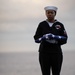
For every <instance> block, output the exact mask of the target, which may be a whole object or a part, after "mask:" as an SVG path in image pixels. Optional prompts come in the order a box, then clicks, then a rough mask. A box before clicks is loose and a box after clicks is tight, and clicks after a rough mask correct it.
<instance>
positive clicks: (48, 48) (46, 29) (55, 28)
mask: <svg viewBox="0 0 75 75" xmlns="http://www.w3.org/2000/svg"><path fill="white" fill-rule="evenodd" d="M48 33H52V34H54V35H59V36H64V37H66V38H67V33H66V30H65V28H64V25H63V24H62V23H60V22H59V21H56V22H55V23H53V25H52V27H50V26H49V24H48V23H47V21H42V22H40V23H39V25H38V27H37V30H36V33H35V35H34V39H35V40H37V39H38V38H40V37H42V36H43V35H44V34H48ZM57 41H58V43H57V44H52V43H49V42H47V41H42V42H41V43H40V47H39V52H45V53H46V52H47V53H62V49H61V45H63V44H66V43H67V39H65V40H62V39H61V40H57Z"/></svg>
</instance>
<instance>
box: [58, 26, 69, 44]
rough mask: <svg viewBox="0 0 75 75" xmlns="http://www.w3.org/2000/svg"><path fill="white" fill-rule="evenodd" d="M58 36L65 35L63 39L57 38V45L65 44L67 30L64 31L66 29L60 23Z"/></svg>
mask: <svg viewBox="0 0 75 75" xmlns="http://www.w3.org/2000/svg"><path fill="white" fill-rule="evenodd" d="M60 36H63V37H65V39H60V40H58V44H59V45H63V44H66V43H67V39H68V36H67V32H66V30H65V28H64V25H62V28H61V31H60Z"/></svg>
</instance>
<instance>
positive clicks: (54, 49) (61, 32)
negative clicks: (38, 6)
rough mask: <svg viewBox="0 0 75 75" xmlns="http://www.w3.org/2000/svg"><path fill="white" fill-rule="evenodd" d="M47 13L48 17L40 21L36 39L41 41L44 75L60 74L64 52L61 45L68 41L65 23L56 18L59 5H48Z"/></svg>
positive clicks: (40, 51)
mask: <svg viewBox="0 0 75 75" xmlns="http://www.w3.org/2000/svg"><path fill="white" fill-rule="evenodd" d="M44 9H45V14H46V17H47V19H46V20H44V21H42V22H40V23H39V25H38V27H37V29H36V32H35V35H34V40H35V42H36V43H40V46H39V63H40V67H41V71H42V75H50V71H51V70H52V75H60V72H61V67H62V62H63V52H62V49H61V45H64V44H66V43H67V38H68V36H67V33H66V30H65V27H64V25H63V24H62V23H61V22H59V21H58V20H56V19H55V16H56V14H57V9H58V8H57V7H55V6H46V7H45V8H44Z"/></svg>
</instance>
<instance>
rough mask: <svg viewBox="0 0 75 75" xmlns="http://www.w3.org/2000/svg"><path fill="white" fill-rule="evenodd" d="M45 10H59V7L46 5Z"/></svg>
mask: <svg viewBox="0 0 75 75" xmlns="http://www.w3.org/2000/svg"><path fill="white" fill-rule="evenodd" d="M44 9H45V10H54V11H57V9H58V8H57V7H55V6H46V7H45V8H44Z"/></svg>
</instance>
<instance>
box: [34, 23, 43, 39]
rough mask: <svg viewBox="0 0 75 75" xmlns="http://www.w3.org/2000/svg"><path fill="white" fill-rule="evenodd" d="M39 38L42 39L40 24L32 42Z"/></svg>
mask: <svg viewBox="0 0 75 75" xmlns="http://www.w3.org/2000/svg"><path fill="white" fill-rule="evenodd" d="M40 37H42V27H41V24H39V25H38V27H37V29H36V32H35V35H34V40H37V39H39V38H40Z"/></svg>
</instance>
